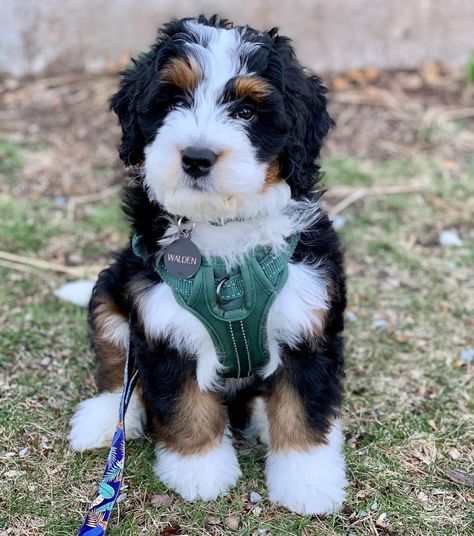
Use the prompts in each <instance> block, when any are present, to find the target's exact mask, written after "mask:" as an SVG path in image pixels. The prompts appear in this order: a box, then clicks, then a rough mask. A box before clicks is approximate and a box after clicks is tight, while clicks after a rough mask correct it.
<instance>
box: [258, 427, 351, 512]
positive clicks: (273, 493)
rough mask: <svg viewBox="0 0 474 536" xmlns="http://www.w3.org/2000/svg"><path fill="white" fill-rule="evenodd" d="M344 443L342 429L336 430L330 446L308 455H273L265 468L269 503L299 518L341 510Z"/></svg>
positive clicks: (291, 453) (270, 454) (343, 484)
mask: <svg viewBox="0 0 474 536" xmlns="http://www.w3.org/2000/svg"><path fill="white" fill-rule="evenodd" d="M341 443H342V434H341V431H340V428H339V427H334V428H333V430H332V432H331V433H330V434H329V438H328V444H327V445H321V446H318V447H313V448H312V449H311V450H308V451H305V452H296V451H293V452H284V453H283V452H274V451H273V452H270V453H269V454H268V459H267V466H266V475H267V485H268V493H269V497H270V500H271V501H272V502H274V503H276V504H280V505H282V506H285V507H286V508H288V509H289V510H292V511H293V512H296V513H298V514H313V515H324V514H329V513H330V512H333V511H334V510H338V509H339V508H340V507H341V505H342V503H343V502H344V498H345V491H344V487H345V486H346V484H347V480H346V476H345V468H344V458H343V457H342V453H341Z"/></svg>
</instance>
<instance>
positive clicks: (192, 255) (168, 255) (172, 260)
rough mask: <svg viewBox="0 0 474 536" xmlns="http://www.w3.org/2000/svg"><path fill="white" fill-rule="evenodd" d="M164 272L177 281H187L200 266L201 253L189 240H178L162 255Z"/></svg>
mask: <svg viewBox="0 0 474 536" xmlns="http://www.w3.org/2000/svg"><path fill="white" fill-rule="evenodd" d="M163 261H164V263H165V268H166V270H167V271H168V272H169V273H170V274H171V275H174V276H175V277H177V278H178V279H189V278H190V277H192V276H193V275H194V274H195V273H196V272H197V271H198V270H199V267H200V266H201V252H200V251H199V248H198V247H197V246H196V244H194V243H193V242H191V240H190V239H189V238H178V240H175V241H174V242H172V243H171V244H170V245H169V246H168V247H167V248H166V249H165V252H164V255H163Z"/></svg>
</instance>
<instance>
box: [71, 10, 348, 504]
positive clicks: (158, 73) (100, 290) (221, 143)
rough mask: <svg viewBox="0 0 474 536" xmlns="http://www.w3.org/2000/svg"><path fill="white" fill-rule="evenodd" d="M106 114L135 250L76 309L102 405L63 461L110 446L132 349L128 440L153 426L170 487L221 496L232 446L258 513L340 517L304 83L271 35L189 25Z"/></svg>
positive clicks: (320, 228)
mask: <svg viewBox="0 0 474 536" xmlns="http://www.w3.org/2000/svg"><path fill="white" fill-rule="evenodd" d="M111 107H112V109H113V110H114V112H115V113H116V114H117V115H118V118H119V121H120V124H121V126H122V131H123V136H122V143H121V146H120V157H121V159H122V160H123V162H124V163H125V165H126V166H132V167H133V168H134V170H135V171H136V179H135V180H134V182H133V183H132V184H131V185H129V186H128V187H127V188H126V192H125V202H124V207H125V212H126V214H127V216H128V217H129V219H130V221H131V226H132V236H133V240H132V239H131V242H130V245H129V247H127V248H126V249H124V250H123V251H121V252H120V253H119V254H118V256H117V258H116V261H115V262H114V263H113V264H112V265H111V266H110V267H109V268H107V269H106V270H105V271H103V272H102V273H101V275H100V276H99V279H98V281H97V284H96V286H95V289H94V292H93V295H92V299H91V303H90V322H91V325H92V330H93V338H94V343H95V347H96V350H97V360H98V368H97V382H98V388H99V392H100V394H99V395H97V396H96V397H94V398H92V399H90V400H86V401H85V402H82V403H81V404H80V406H79V407H78V409H77V412H76V414H75V415H74V417H73V419H72V430H71V433H70V441H71V445H72V447H73V448H74V449H76V450H78V451H83V450H86V449H93V448H98V447H104V446H107V445H109V444H110V440H111V438H112V435H113V433H114V430H115V425H116V418H117V409H118V404H119V399H120V392H121V387H122V381H123V369H124V360H125V357H126V349H127V346H128V344H129V341H130V345H131V352H132V353H133V357H134V358H135V360H136V366H137V369H138V371H139V378H140V380H139V385H138V388H137V389H136V391H135V393H134V395H133V398H132V401H131V404H130V406H129V409H128V413H127V417H126V420H125V425H126V431H127V434H128V438H137V437H139V436H140V435H141V434H142V433H143V431H144V428H145V426H146V425H147V424H148V426H149V427H151V428H152V430H153V432H154V437H155V438H156V463H155V472H156V475H157V476H158V478H159V479H161V480H162V481H163V482H164V483H165V484H166V485H168V486H169V487H170V488H171V489H173V490H175V491H176V492H178V493H179V494H180V495H182V496H183V497H184V498H185V499H188V500H194V499H204V500H212V499H215V498H216V497H217V496H218V495H219V493H221V492H224V491H226V490H228V489H229V488H231V487H232V486H234V485H235V484H236V483H237V481H238V479H239V477H240V476H241V471H240V468H239V462H238V460H237V456H236V452H235V449H234V446H233V442H232V433H233V432H234V431H241V432H243V433H244V434H246V435H247V436H251V435H253V436H254V437H258V438H259V439H260V440H261V441H262V442H264V443H265V444H266V445H267V448H268V456H267V460H266V479H267V485H268V494H269V498H270V500H271V501H273V502H275V503H278V504H281V505H283V506H286V507H287V508H289V509H291V510H293V511H295V512H299V513H303V514H325V513H327V512H330V511H332V510H333V509H335V508H338V507H340V506H341V504H342V502H343V500H344V486H345V485H346V478H345V470H344V460H343V457H342V453H341V448H342V442H343V436H342V431H341V425H340V420H339V407H340V402H341V377H342V373H343V343H342V337H341V332H342V329H343V310H344V307H345V285H344V273H343V267H342V255H341V248H340V244H339V241H338V238H337V236H336V234H335V232H334V230H333V228H332V226H331V223H330V221H329V220H328V217H327V216H326V214H325V213H324V212H323V210H322V209H321V206H320V194H318V193H315V184H316V182H317V181H318V178H319V175H320V174H319V166H318V163H317V159H318V157H319V152H320V149H321V144H322V142H323V139H324V137H325V136H326V134H327V132H328V130H329V129H330V127H331V126H332V124H333V123H332V120H331V118H330V117H329V115H328V112H327V110H326V98H325V89H324V87H323V86H322V85H321V82H320V80H319V79H318V78H317V77H316V76H314V75H311V74H309V73H307V72H306V71H305V70H304V69H303V68H302V67H301V65H300V64H299V63H298V61H297V60H296V58H295V55H294V51H293V49H292V47H291V44H290V41H289V39H287V38H286V37H281V36H279V35H278V33H277V31H276V30H275V29H274V30H271V31H269V32H259V31H256V30H254V29H252V28H249V27H248V26H245V27H233V26H232V25H231V24H230V23H228V22H227V21H219V20H218V19H217V18H215V17H213V18H211V19H206V18H204V17H202V16H201V17H199V18H197V19H184V20H181V21H173V22H171V23H169V24H167V25H166V26H165V27H164V29H162V30H161V31H160V32H159V35H158V38H157V40H156V42H155V43H154V45H153V46H152V47H151V48H150V50H149V51H148V52H146V53H145V54H143V55H141V56H139V57H138V59H136V60H135V61H134V62H133V65H132V66H131V67H130V68H129V69H127V70H126V71H125V72H124V73H123V78H122V81H121V85H120V88H119V90H118V92H117V93H116V94H115V95H114V96H113V98H112V101H111Z"/></svg>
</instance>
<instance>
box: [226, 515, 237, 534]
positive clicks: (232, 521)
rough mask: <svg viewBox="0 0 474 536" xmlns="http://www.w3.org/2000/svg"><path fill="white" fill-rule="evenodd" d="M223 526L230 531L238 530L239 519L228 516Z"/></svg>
mask: <svg viewBox="0 0 474 536" xmlns="http://www.w3.org/2000/svg"><path fill="white" fill-rule="evenodd" d="M224 525H225V526H226V527H227V528H228V529H229V530H232V531H236V530H239V526H240V519H239V518H238V517H237V516H229V517H226V518H225V519H224Z"/></svg>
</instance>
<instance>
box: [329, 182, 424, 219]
mask: <svg viewBox="0 0 474 536" xmlns="http://www.w3.org/2000/svg"><path fill="white" fill-rule="evenodd" d="M425 190H426V186H425V185H423V184H408V185H398V184H395V185H393V186H374V187H368V188H350V187H347V188H346V187H340V188H332V189H331V190H329V191H328V192H327V194H326V196H327V197H343V198H344V199H342V200H341V201H339V203H337V204H336V205H334V206H333V207H331V208H329V215H330V216H335V215H337V214H339V213H340V212H342V211H343V210H344V209H346V208H347V207H348V206H349V205H352V204H353V203H355V202H356V201H358V200H359V199H362V198H363V197H367V196H379V195H380V196H384V195H393V194H409V193H416V192H423V191H425Z"/></svg>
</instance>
